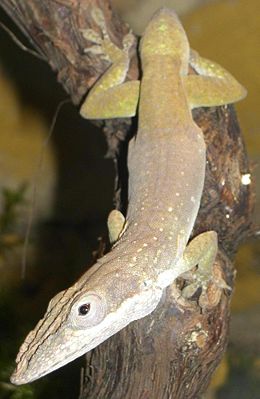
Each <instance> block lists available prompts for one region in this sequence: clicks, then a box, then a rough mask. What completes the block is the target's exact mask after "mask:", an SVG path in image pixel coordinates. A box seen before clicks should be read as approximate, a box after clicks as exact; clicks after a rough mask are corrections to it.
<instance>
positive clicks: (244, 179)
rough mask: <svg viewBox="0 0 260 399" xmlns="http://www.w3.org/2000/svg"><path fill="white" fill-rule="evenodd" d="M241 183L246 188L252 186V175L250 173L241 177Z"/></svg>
mask: <svg viewBox="0 0 260 399" xmlns="http://www.w3.org/2000/svg"><path fill="white" fill-rule="evenodd" d="M241 183H242V184H243V185H244V186H248V185H249V184H251V174H250V173H245V174H244V175H242V176H241Z"/></svg>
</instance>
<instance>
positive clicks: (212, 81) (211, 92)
mask: <svg viewBox="0 0 260 399" xmlns="http://www.w3.org/2000/svg"><path fill="white" fill-rule="evenodd" d="M189 62H190V65H191V66H192V67H193V68H194V69H195V71H196V72H197V73H198V74H199V75H186V76H183V85H184V88H185V91H186V95H187V98H188V102H189V104H190V107H191V108H197V107H213V106H217V105H225V104H230V103H234V102H236V101H239V100H242V99H243V98H244V97H245V96H246V93H247V91H246V89H245V88H244V87H243V86H242V85H241V84H240V83H239V82H238V81H237V80H236V79H235V78H234V77H233V76H232V75H231V74H230V73H229V72H228V71H226V70H225V69H224V68H223V67H222V66H220V65H219V64H217V63H215V62H213V61H210V60H208V59H206V58H203V57H200V56H199V55H198V53H197V52H196V51H193V50H191V54H190V60H189Z"/></svg>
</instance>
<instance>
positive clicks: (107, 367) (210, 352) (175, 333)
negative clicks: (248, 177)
mask: <svg viewBox="0 0 260 399" xmlns="http://www.w3.org/2000/svg"><path fill="white" fill-rule="evenodd" d="M1 6H2V7H3V8H4V9H5V11H6V12H7V13H8V14H9V16H10V17H11V18H12V19H13V20H14V21H15V22H16V24H17V25H18V26H19V27H20V29H21V30H22V31H23V33H24V34H25V35H26V36H27V37H28V38H29V40H30V42H31V43H32V44H33V46H34V47H35V48H36V49H37V51H38V52H39V54H40V55H41V56H43V57H44V58H45V59H46V61H47V62H48V63H49V64H50V66H51V67H52V69H53V70H54V71H55V72H56V73H57V79H58V80H59V81H60V83H61V84H62V85H63V87H64V88H65V90H66V91H67V92H68V93H69V95H70V97H71V99H72V101H73V103H74V104H75V105H77V104H79V103H80V101H81V100H82V99H83V97H84V95H85V93H86V92H87V91H88V89H89V88H90V87H91V86H92V85H93V84H94V82H95V81H96V80H97V79H98V77H99V76H100V75H101V74H102V73H103V72H104V70H105V69H106V68H107V67H108V63H107V62H106V61H104V60H102V59H101V58H100V57H99V56H95V55H93V54H91V53H87V54H86V53H84V49H85V48H86V47H89V46H90V43H88V42H87V41H86V40H85V39H84V38H83V35H82V30H84V29H87V28H90V27H93V29H95V30H97V29H98V27H97V26H96V25H95V23H94V21H93V20H92V19H91V14H90V10H91V8H92V7H94V6H98V7H99V8H101V9H102V10H103V12H104V15H105V18H106V21H107V25H108V27H109V33H110V35H111V38H112V40H113V41H114V42H115V43H116V44H118V45H119V46H120V44H121V43H122V37H123V35H124V34H125V33H126V32H127V31H128V27H127V26H126V25H125V24H124V23H122V21H120V19H119V18H118V17H117V16H116V15H115V13H113V12H112V11H111V8H110V6H109V4H108V1H101V0H95V1H94V0H93V1H90V0H56V1H54V0H52V1H50V0H45V1H42V0H2V2H1ZM138 73H139V71H138V67H137V62H136V57H133V63H132V67H131V69H130V72H129V75H128V78H129V79H132V78H136V76H137V75H138ZM194 117H195V121H196V122H197V123H198V125H199V126H200V127H201V128H202V130H203V132H204V134H205V140H206V143H207V150H208V152H207V158H208V163H207V173H206V181H205V188H204V193H203V198H202V202H201V208H200V212H199V216H198V219H197V222H196V226H195V228H194V231H193V235H197V234H198V233H200V232H202V231H205V230H210V229H214V230H216V231H217V232H218V235H219V254H218V258H217V262H216V268H215V269H216V273H217V274H218V273H224V275H225V279H226V281H227V283H228V284H229V285H230V286H231V287H233V280H234V268H233V265H232V259H233V256H234V254H235V251H236V249H237V246H238V244H239V243H240V242H241V240H242V239H244V238H245V237H246V236H247V235H248V233H249V231H250V216H251V213H252V207H253V196H252V192H251V185H243V184H242V182H241V176H242V175H243V174H246V173H250V170H249V165H248V160H247V155H246V151H245V147H244V144H243V140H242V138H241V133H240V130H239V126H238V123H237V120H236V116H235V113H234V110H233V107H219V108H211V109H199V110H197V111H196V112H194ZM130 126H131V123H130V122H129V121H125V120H114V121H110V122H106V123H105V124H104V125H103V127H104V131H105V134H106V138H107V141H108V146H109V155H112V156H113V157H114V159H115V160H116V163H117V162H119V165H120V167H119V169H118V171H119V172H118V176H119V180H118V176H117V184H116V197H115V199H116V204H117V207H122V204H125V198H126V194H124V193H126V189H125V187H126V184H125V180H124V179H122V176H123V177H124V174H122V172H121V171H122V168H121V164H123V163H124V162H123V161H122V160H124V159H125V153H126V151H125V149H126V145H125V143H126V141H125V139H126V138H128V135H129V130H130ZM191 167H192V165H191ZM123 180H124V184H123V183H122V182H123ZM118 181H119V182H120V184H118ZM119 187H120V189H119ZM121 189H122V190H121ZM122 193H123V194H124V196H123V197H122V195H121V194H122ZM122 198H123V200H122ZM182 284H183V281H182V280H181V279H180V281H179V283H178V286H177V287H175V286H172V287H169V288H168V289H167V290H166V293H165V297H164V299H163V301H161V303H160V305H159V306H158V308H157V309H156V311H155V312H153V313H152V314H151V315H150V316H148V317H146V318H144V319H142V320H139V321H136V322H134V323H132V324H131V325H129V326H128V327H127V328H125V329H124V330H122V331H121V332H120V333H119V334H117V335H116V336H114V337H112V338H111V339H109V340H108V341H106V342H104V343H103V344H102V345H100V346H99V347H98V348H96V349H95V350H93V351H92V352H90V353H88V354H87V360H86V372H85V375H84V376H83V379H82V387H81V394H80V398H81V399H84V398H88V399H90V398H95V399H105V398H106V399H116V398H117V399H121V398H125V399H133V398H135V399H145V398H147V399H148V398H149V399H162V398H164V399H166V398H175V399H181V398H185V399H187V398H198V397H200V394H201V393H202V392H203V391H204V390H205V388H206V387H207V385H208V383H209V380H210V376H211V374H212V372H213V371H214V369H215V368H216V366H217V364H218V363H219V361H220V359H221V356H222V354H223V352H224V350H225V347H226V343H227V337H228V320H229V309H230V298H231V292H229V291H225V292H223V293H222V295H221V297H219V295H218V293H217V292H214V291H213V290H211V291H209V298H210V300H209V303H208V306H207V307H206V308H205V309H204V310H203V311H202V309H201V308H200V307H199V306H198V305H197V302H196V297H195V298H194V301H189V302H185V301H183V303H180V301H178V302H177V301H176V298H177V297H178V295H179V288H180V287H181V285H182Z"/></svg>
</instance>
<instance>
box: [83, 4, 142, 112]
mask: <svg viewBox="0 0 260 399" xmlns="http://www.w3.org/2000/svg"><path fill="white" fill-rule="evenodd" d="M92 18H93V19H94V20H95V22H96V23H97V25H98V26H99V27H100V28H101V32H102V35H103V37H100V36H99V35H98V34H97V33H96V32H95V31H93V30H92V29H86V30H84V31H83V36H84V37H85V38H86V39H88V40H89V41H91V42H93V43H95V45H93V46H92V47H90V48H88V49H86V50H85V51H86V52H94V53H98V54H100V56H102V57H103V58H104V57H105V59H107V60H108V61H110V62H111V64H112V65H111V67H110V68H108V70H107V71H106V72H105V73H104V74H103V75H102V76H101V78H100V79H99V80H98V81H97V83H96V84H95V85H94V87H93V88H92V89H91V91H90V93H89V94H88V96H87V98H86V100H85V101H84V103H83V105H82V106H81V109H80V114H81V116H83V117H84V118H86V119H111V118H122V117H131V116H134V115H135V113H136V108H137V103H138V99H139V87H140V82H139V81H138V80H133V81H129V82H125V78H126V74H127V71H128V68H129V62H130V57H129V50H130V48H131V47H132V45H133V43H134V36H133V34H132V33H129V34H127V35H126V36H125V37H124V39H123V49H120V48H119V47H117V46H116V45H115V44H114V43H113V42H112V41H111V40H110V38H109V35H108V32H107V28H106V23H105V20H104V16H103V13H102V12H101V10H100V9H99V8H95V9H94V10H93V11H92Z"/></svg>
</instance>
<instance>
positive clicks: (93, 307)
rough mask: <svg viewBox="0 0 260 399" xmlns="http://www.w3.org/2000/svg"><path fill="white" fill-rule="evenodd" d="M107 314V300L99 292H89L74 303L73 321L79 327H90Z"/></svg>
mask: <svg viewBox="0 0 260 399" xmlns="http://www.w3.org/2000/svg"><path fill="white" fill-rule="evenodd" d="M105 315H106V305H105V301H104V300H103V299H102V298H101V297H100V296H99V295H98V294H96V293H93V294H92V293H89V294H87V295H84V296H83V297H81V298H80V299H77V301H76V302H75V303H74V304H73V306H72V310H71V322H72V324H73V326H75V327H77V328H82V329H84V328H89V327H93V326H95V325H97V324H99V323H100V322H101V321H102V320H103V319H104V317H105Z"/></svg>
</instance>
